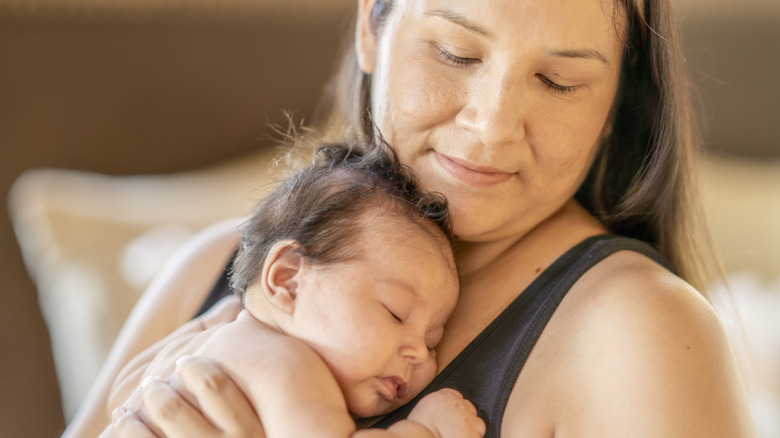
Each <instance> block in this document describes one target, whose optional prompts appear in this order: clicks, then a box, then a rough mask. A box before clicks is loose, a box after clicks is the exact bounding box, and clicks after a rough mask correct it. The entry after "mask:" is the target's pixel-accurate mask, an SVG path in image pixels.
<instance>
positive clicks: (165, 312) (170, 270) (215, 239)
mask: <svg viewBox="0 0 780 438" xmlns="http://www.w3.org/2000/svg"><path fill="white" fill-rule="evenodd" d="M242 221H243V219H238V218H237V219H231V220H227V221H223V222H220V223H218V224H215V225H213V226H211V227H209V228H207V229H205V230H203V231H202V232H200V233H199V234H198V235H197V236H195V237H194V238H193V239H192V240H190V241H189V242H188V243H187V244H186V245H184V246H183V247H182V248H181V249H180V250H179V251H178V252H177V253H176V255H174V257H173V258H172V259H171V260H170V261H169V262H168V264H167V265H166V267H165V268H164V269H163V271H162V272H161V273H160V275H159V276H158V277H157V278H156V279H155V281H154V282H153V283H152V284H151V285H150V286H149V289H147V291H146V292H145V293H144V295H143V296H142V297H141V298H140V299H139V300H138V303H137V304H136V305H135V307H134V308H133V311H132V312H131V313H130V316H129V317H128V319H127V321H126V322H125V325H124V327H123V328H122V331H121V332H120V333H119V336H118V338H117V340H116V342H115V343H114V346H113V347H112V349H111V352H110V353H109V355H108V358H107V359H106V361H105V363H104V365H103V367H102V369H101V371H100V374H99V375H98V377H97V379H96V380H95V383H94V384H93V385H92V387H91V388H90V391H89V393H88V394H87V396H86V398H85V400H84V402H83V403H82V404H81V407H80V408H79V410H78V411H77V413H76V415H75V416H74V418H73V420H72V421H71V422H70V424H69V425H68V428H67V429H66V430H65V433H64V435H63V437H68V438H70V437H90V438H91V437H95V436H98V435H99V434H100V432H101V431H102V430H103V428H104V427H105V426H106V425H107V424H108V423H109V422H110V418H109V417H108V414H107V412H106V406H107V401H108V393H109V391H110V389H111V386H112V383H113V381H114V379H115V378H116V376H117V374H118V373H119V371H120V370H121V369H122V368H123V367H124V366H125V365H126V364H127V363H128V362H129V361H130V360H131V359H132V358H133V357H135V356H136V355H138V354H139V353H141V352H142V351H143V350H145V349H146V348H148V347H149V346H151V345H152V344H154V343H155V342H157V341H159V340H160V339H162V338H164V337H165V336H167V335H168V334H170V333H171V332H173V331H174V330H176V329H177V328H178V327H179V326H181V325H183V324H185V323H186V322H187V321H189V320H190V319H191V318H192V316H193V315H194V314H195V313H196V312H197V310H198V308H199V306H200V305H201V303H202V302H203V300H204V299H205V297H206V295H207V294H208V292H209V290H210V289H211V287H212V286H213V284H214V282H215V281H216V279H217V278H218V276H219V274H220V273H221V272H222V270H223V269H224V268H225V266H226V265H227V262H228V260H229V259H230V257H231V256H232V254H233V252H234V251H235V249H236V248H237V247H238V243H239V241H240V234H239V232H238V230H237V226H238V225H239V224H240V223H241V222H242ZM211 317H212V318H215V317H216V318H217V319H219V318H222V317H224V318H226V319H230V318H233V317H235V314H233V315H216V316H214V315H212V316H211Z"/></svg>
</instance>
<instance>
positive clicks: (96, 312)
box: [9, 148, 275, 418]
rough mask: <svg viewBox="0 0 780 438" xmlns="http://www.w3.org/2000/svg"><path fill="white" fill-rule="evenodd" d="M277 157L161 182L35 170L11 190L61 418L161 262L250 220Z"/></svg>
mask: <svg viewBox="0 0 780 438" xmlns="http://www.w3.org/2000/svg"><path fill="white" fill-rule="evenodd" d="M274 153H275V151H274V149H272V148H269V149H267V150H264V151H261V152H259V153H257V154H253V155H251V156H246V157H242V158H241V159H238V160H234V161H231V162H227V163H222V164H220V165H217V166H213V167H211V168H207V169H202V170H196V171H191V172H185V173H179V174H170V175H161V176H141V175H139V176H122V177H117V176H108V175H101V174H95V173H87V172H80V171H74V170H62V169H38V170H32V171H28V172H26V173H25V174H23V175H22V176H21V177H20V178H19V179H18V180H17V181H16V182H15V184H14V186H13V188H12V190H11V192H10V194H9V213H10V215H11V220H12V222H13V226H14V231H15V233H16V236H17V239H18V241H19V244H20V247H21V249H22V254H23V256H24V261H25V264H26V266H27V269H28V271H29V273H30V276H31V277H32V279H33V281H34V283H35V285H36V288H37V290H38V295H39V302H40V306H41V311H42V313H43V316H44V319H45V321H46V324H47V326H48V329H49V333H50V338H51V343H52V349H53V356H54V362H55V366H56V371H57V377H58V380H59V382H60V387H61V394H62V401H63V411H64V412H65V416H66V418H70V417H71V416H72V414H73V413H74V412H75V410H76V408H77V406H78V405H79V403H80V402H81V400H82V399H83V397H84V395H85V393H86V391H87V389H88V388H89V386H90V384H91V383H92V381H93V380H94V378H95V376H96V375H97V372H98V370H99V368H100V366H101V364H102V363H103V360H104V359H105V357H106V355H107V354H108V350H109V348H110V347H111V344H112V343H113V340H114V338H115V337H116V336H117V334H118V332H119V329H120V328H121V326H122V324H123V322H124V320H125V318H126V317H127V315H128V313H129V312H130V309H131V308H132V306H133V305H134V303H135V301H136V300H137V299H138V298H139V296H140V294H141V293H142V292H143V290H144V289H145V288H146V286H147V285H148V284H149V282H150V281H151V279H152V277H153V276H154V275H155V274H156V273H157V271H158V270H159V269H160V268H161V267H162V264H163V263H164V262H165V261H166V260H167V258H168V257H169V256H170V255H171V254H172V253H173V251H175V250H176V249H177V248H178V247H179V246H180V245H181V244H182V243H184V241H185V240H187V239H188V238H189V237H190V236H191V235H193V234H194V233H196V232H197V231H198V230H200V229H202V228H204V227H206V226H208V225H210V224H212V223H214V222H217V221H220V220H222V219H225V218H229V217H234V216H243V215H246V214H248V213H249V212H250V211H251V208H252V206H254V204H255V203H256V201H257V200H258V199H259V198H260V197H261V196H262V194H263V192H264V191H265V190H267V189H268V188H269V187H270V186H271V184H272V181H271V179H270V178H271V177H270V176H269V173H268V171H267V169H268V168H269V163H270V161H271V157H272V156H273V154H274Z"/></svg>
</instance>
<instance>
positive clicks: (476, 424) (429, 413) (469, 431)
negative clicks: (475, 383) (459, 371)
mask: <svg viewBox="0 0 780 438" xmlns="http://www.w3.org/2000/svg"><path fill="white" fill-rule="evenodd" d="M408 419H409V420H413V421H416V422H418V423H421V424H422V425H424V426H425V427H427V428H428V429H430V430H431V432H433V433H434V435H435V436H437V437H441V438H466V437H468V438H473V437H482V436H484V435H485V422H484V421H482V419H481V418H479V417H478V416H477V408H475V407H474V405H473V404H471V402H470V401H468V400H466V399H465V398H463V395H461V393H460V392H458V391H456V390H454V389H450V388H445V389H440V390H438V391H436V392H432V393H430V394H428V395H426V396H425V397H423V398H422V399H421V400H420V401H419V402H418V403H417V405H416V406H415V407H414V409H412V412H411V413H410V414H409V418H408Z"/></svg>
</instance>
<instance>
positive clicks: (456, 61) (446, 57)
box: [434, 44, 479, 67]
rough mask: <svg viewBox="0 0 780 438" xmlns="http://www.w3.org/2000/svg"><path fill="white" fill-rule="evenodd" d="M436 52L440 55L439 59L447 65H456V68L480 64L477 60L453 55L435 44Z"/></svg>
mask: <svg viewBox="0 0 780 438" xmlns="http://www.w3.org/2000/svg"><path fill="white" fill-rule="evenodd" d="M434 47H436V51H437V52H438V53H439V57H440V58H441V60H442V61H444V62H445V63H447V64H450V65H454V66H455V67H462V66H465V65H471V64H476V63H477V62H479V59H477V58H462V57H460V56H456V55H453V54H452V53H450V52H449V51H448V50H447V49H445V48H444V47H442V46H440V45H438V44H434Z"/></svg>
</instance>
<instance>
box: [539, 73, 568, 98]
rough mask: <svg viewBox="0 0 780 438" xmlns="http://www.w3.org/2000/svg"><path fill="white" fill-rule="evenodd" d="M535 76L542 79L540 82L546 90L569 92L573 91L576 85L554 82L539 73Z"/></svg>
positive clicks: (561, 92) (559, 92) (560, 92)
mask: <svg viewBox="0 0 780 438" xmlns="http://www.w3.org/2000/svg"><path fill="white" fill-rule="evenodd" d="M536 77H538V78H539V80H540V81H542V84H543V85H544V87H545V88H546V89H547V90H548V91H552V92H554V93H558V94H571V93H574V91H575V90H576V89H577V85H571V86H565V85H560V84H556V83H555V82H553V81H551V80H550V79H548V78H547V77H546V76H544V75H541V74H537V75H536Z"/></svg>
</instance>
